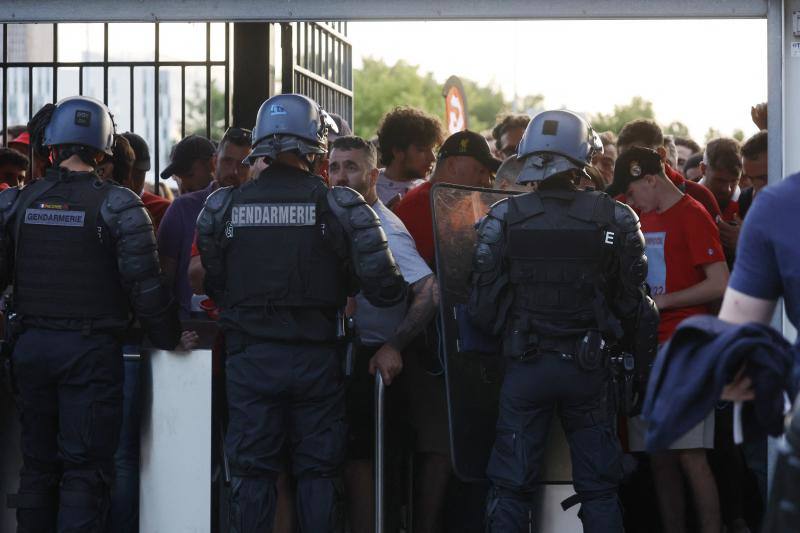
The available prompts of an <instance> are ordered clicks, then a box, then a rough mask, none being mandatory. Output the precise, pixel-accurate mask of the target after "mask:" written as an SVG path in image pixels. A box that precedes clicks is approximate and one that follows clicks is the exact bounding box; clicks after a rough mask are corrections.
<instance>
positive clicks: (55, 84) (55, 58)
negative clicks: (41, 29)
mask: <svg viewBox="0 0 800 533" xmlns="http://www.w3.org/2000/svg"><path fill="white" fill-rule="evenodd" d="M56 65H58V23H53V103H56V102H57V101H58V67H57V66H56Z"/></svg>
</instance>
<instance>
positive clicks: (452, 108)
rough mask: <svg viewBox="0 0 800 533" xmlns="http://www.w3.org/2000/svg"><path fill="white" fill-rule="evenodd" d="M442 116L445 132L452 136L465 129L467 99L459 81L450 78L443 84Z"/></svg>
mask: <svg viewBox="0 0 800 533" xmlns="http://www.w3.org/2000/svg"><path fill="white" fill-rule="evenodd" d="M443 94H444V114H445V122H446V123H447V132H448V133H449V134H450V135H452V134H454V133H456V132H459V131H464V130H465V129H467V99H466V98H465V96H464V87H463V86H462V85H461V80H459V79H458V78H457V77H455V76H450V78H449V79H448V80H447V82H446V83H445V84H444V91H443Z"/></svg>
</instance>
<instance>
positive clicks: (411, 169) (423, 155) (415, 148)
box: [395, 144, 436, 180]
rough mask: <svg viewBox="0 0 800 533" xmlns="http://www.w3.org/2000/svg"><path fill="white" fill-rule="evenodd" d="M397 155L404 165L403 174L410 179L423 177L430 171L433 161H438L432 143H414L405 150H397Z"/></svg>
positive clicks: (399, 161)
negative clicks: (422, 144) (425, 144)
mask: <svg viewBox="0 0 800 533" xmlns="http://www.w3.org/2000/svg"><path fill="white" fill-rule="evenodd" d="M398 156H399V157H398ZM395 157H396V158H397V159H398V163H400V164H401V165H402V167H401V168H402V173H403V175H404V176H405V177H406V178H408V179H410V180H415V179H423V178H424V177H425V176H427V175H428V174H429V173H430V171H431V168H432V167H433V162H434V161H436V154H434V153H433V145H432V144H431V145H427V146H419V145H416V144H412V145H410V146H409V147H408V148H406V149H405V150H402V151H400V150H395Z"/></svg>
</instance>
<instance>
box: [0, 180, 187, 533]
mask: <svg viewBox="0 0 800 533" xmlns="http://www.w3.org/2000/svg"><path fill="white" fill-rule="evenodd" d="M0 215H1V216H2V231H1V232H0V283H1V284H2V286H6V285H8V284H9V283H13V306H12V311H13V312H14V313H16V318H15V320H14V321H13V322H14V324H13V325H12V326H11V327H13V329H14V331H15V333H16V343H15V347H14V351H13V354H12V366H13V370H14V376H15V383H16V386H17V388H18V391H19V396H18V404H19V409H20V414H21V419H22V453H23V459H24V467H23V469H22V474H21V479H20V490H19V494H18V495H17V496H16V498H15V500H16V507H17V508H18V510H17V521H18V524H19V526H18V527H19V531H24V532H38V531H42V532H47V531H56V527H57V528H58V531H101V530H102V524H103V521H104V520H105V516H106V512H107V509H108V502H109V488H110V486H111V482H112V481H113V457H114V452H115V450H116V447H117V442H118V439H119V431H120V421H121V419H122V381H123V374H122V364H123V362H122V349H121V345H120V337H121V334H122V333H123V332H124V331H125V329H126V328H127V327H128V325H129V323H130V321H131V320H132V316H133V314H135V315H136V317H138V319H139V320H140V322H141V323H142V325H143V327H144V328H145V329H146V330H147V331H149V334H150V339H151V340H152V342H153V344H155V345H156V346H158V347H160V348H164V349H172V348H174V347H175V346H176V345H177V343H178V341H179V338H180V325H179V323H178V319H177V314H176V308H175V306H174V305H172V304H171V303H170V302H169V300H168V296H167V293H166V292H165V291H164V290H163V289H162V286H161V281H160V269H159V263H158V256H157V254H156V241H155V235H154V233H153V227H152V224H151V222H150V218H149V216H148V214H147V212H146V211H145V209H144V207H143V206H142V203H141V201H140V200H139V198H138V197H137V196H136V195H135V194H133V193H132V192H131V191H129V190H128V189H124V188H122V187H118V186H116V185H112V184H110V183H108V182H104V181H101V180H100V179H99V178H98V177H97V176H96V175H95V174H94V173H87V172H69V171H67V170H65V169H50V170H48V173H47V175H46V177H45V178H44V179H43V180H39V181H35V182H33V183H32V184H30V185H28V186H27V187H25V188H24V189H22V190H18V189H16V188H14V189H8V190H6V191H4V192H3V193H2V194H0ZM56 523H57V526H56Z"/></svg>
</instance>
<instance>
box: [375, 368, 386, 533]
mask: <svg viewBox="0 0 800 533" xmlns="http://www.w3.org/2000/svg"><path fill="white" fill-rule="evenodd" d="M383 392H384V386H383V377H382V376H381V372H380V370H378V371H376V372H375V465H374V469H375V474H374V476H375V529H374V531H375V533H383V503H384V502H383V496H384V487H383V455H384V453H383V452H384V450H383Z"/></svg>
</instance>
